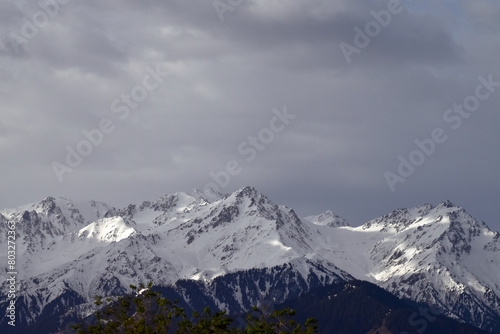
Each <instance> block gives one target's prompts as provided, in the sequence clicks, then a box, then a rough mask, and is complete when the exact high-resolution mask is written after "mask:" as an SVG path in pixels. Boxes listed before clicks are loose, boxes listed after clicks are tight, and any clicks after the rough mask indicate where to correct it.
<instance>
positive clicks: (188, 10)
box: [0, 0, 500, 230]
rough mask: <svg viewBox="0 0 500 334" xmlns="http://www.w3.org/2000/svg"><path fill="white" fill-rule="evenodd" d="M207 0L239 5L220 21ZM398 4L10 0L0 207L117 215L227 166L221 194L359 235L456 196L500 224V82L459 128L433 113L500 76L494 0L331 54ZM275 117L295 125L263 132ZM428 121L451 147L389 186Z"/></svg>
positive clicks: (3, 47) (424, 15)
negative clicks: (342, 223)
mask: <svg viewBox="0 0 500 334" xmlns="http://www.w3.org/2000/svg"><path fill="white" fill-rule="evenodd" d="M214 3H216V4H220V3H223V4H226V6H230V5H227V4H228V3H232V4H236V6H234V7H233V6H231V7H224V8H226V9H228V8H230V9H231V10H227V11H225V12H224V13H223V18H224V20H223V21H221V20H220V17H219V15H218V13H217V10H216V9H215V8H214ZM390 3H396V0H391V1H368V2H367V1H361V0H355V1H352V0H349V1H348V0H342V1H325V0H313V1H305V0H291V1H290V0H288V1H284V0H280V1H272V2H270V1H264V0H242V1H239V2H238V1H232V2H227V1H226V0H221V1H215V2H211V1H201V0H196V1H195V0H193V1H181V0H176V1H175V0H174V1H146V2H138V1H131V0H120V1H99V0H94V1H82V0H59V2H55V0H49V1H44V2H41V3H39V4H37V3H35V2H29V1H4V2H2V3H1V4H0V34H2V37H1V39H0V101H1V105H2V108H1V118H0V154H1V156H2V163H1V164H0V177H1V185H2V191H1V192H0V206H1V207H13V206H18V205H21V204H24V203H27V202H31V201H37V200H39V199H41V198H43V197H45V196H47V195H53V196H65V197H69V198H74V199H90V198H92V199H97V200H103V201H106V202H110V203H111V204H113V205H118V206H119V205H124V204H127V203H130V202H135V201H140V200H146V199H155V198H157V197H159V196H161V195H163V194H166V193H170V192H174V191H190V190H191V189H192V188H194V187H198V188H202V187H204V186H205V185H206V184H207V183H208V182H213V180H212V178H211V177H210V175H209V173H210V172H215V173H217V172H219V171H222V170H225V169H226V167H227V166H226V165H227V164H228V162H230V161H236V162H238V164H239V167H240V169H239V170H238V173H235V174H237V175H233V176H231V178H230V183H229V184H228V185H227V186H226V187H224V189H223V191H225V192H230V191H232V190H234V189H235V188H238V187H241V186H244V185H253V186H255V187H256V188H258V189H259V190H260V191H262V192H264V193H265V194H267V195H268V196H269V197H271V198H272V199H273V200H274V201H276V202H278V203H281V204H286V205H288V206H291V207H294V208H296V209H297V211H298V213H299V214H300V215H303V216H305V215H308V214H313V213H319V212H321V211H324V210H327V209H332V210H334V211H336V212H337V213H338V214H340V215H342V216H344V217H346V218H347V219H348V220H349V221H350V222H351V223H352V224H354V225H356V224H361V223H363V222H365V221H366V220H367V219H370V218H374V217H376V216H378V215H381V214H385V213H387V212H388V211H390V210H392V209H395V208H398V207H409V206H415V205H418V204H422V203H426V202H431V203H438V202H440V201H443V200H445V199H450V200H452V201H453V202H455V204H458V205H462V206H464V207H465V208H466V209H467V210H468V211H469V212H470V213H471V214H473V215H475V216H476V217H478V218H479V219H482V220H485V221H486V222H487V223H488V224H489V225H490V226H492V227H494V228H495V229H497V230H499V229H500V219H499V218H500V217H499V214H498V211H497V209H496V204H497V201H498V198H499V191H498V188H499V181H498V180H499V179H498V177H497V170H498V165H499V161H500V155H499V152H498V143H499V139H500V138H499V137H500V134H499V131H498V129H497V127H498V124H499V121H500V116H499V110H498V106H499V105H500V104H499V101H500V87H495V89H498V91H496V90H495V91H494V92H493V93H492V94H490V96H489V97H488V98H487V99H484V100H481V101H480V105H479V106H478V108H477V110H475V111H473V112H471V113H470V116H468V117H467V118H465V117H462V116H460V117H461V124H460V127H458V128H457V129H455V130H454V129H453V128H452V125H454V124H456V123H455V122H451V121H449V122H446V120H445V119H443V115H444V114H445V112H446V110H447V109H449V108H453V106H454V104H461V103H463V102H464V100H465V99H466V98H467V97H468V96H471V95H474V94H475V89H476V87H477V86H478V85H479V84H480V81H479V79H478V78H479V77H480V76H482V77H483V78H488V76H492V78H493V80H494V81H498V82H500V73H499V70H498V69H499V68H500V67H499V66H498V65H499V61H498V54H499V51H500V40H499V39H498V33H499V31H500V20H499V18H500V4H499V3H498V2H497V1H493V0H474V1H473V0H463V1H453V2H452V1H445V0H442V1H438V2H436V1H434V2H431V1H430V0H423V1H418V2H416V1H413V2H412V1H404V2H402V5H401V6H402V8H404V10H403V11H402V12H401V13H398V14H392V15H391V18H390V22H389V23H388V24H387V25H386V26H385V27H380V31H379V32H378V33H376V34H375V33H373V32H372V35H375V36H374V37H372V38H370V42H369V44H368V45H367V46H364V47H363V48H360V47H358V48H357V49H358V53H353V54H352V55H351V62H350V63H348V62H347V61H346V58H345V55H344V53H343V52H342V49H341V47H340V45H341V43H342V42H344V43H348V44H350V45H351V46H353V47H356V44H355V37H356V32H355V30H354V28H355V27H358V28H360V29H361V31H363V32H365V33H366V31H365V25H366V24H367V23H369V22H371V21H374V20H375V19H374V16H373V14H371V13H370V11H375V12H376V13H380V11H381V10H387V8H388V4H390ZM40 13H42V14H40ZM30 25H31V27H33V26H34V27H35V30H33V29H32V30H30ZM379 26H380V25H379ZM28 33H30V34H28ZM27 35H29V36H28V37H29V38H27V37H26V36H27ZM156 70H158V71H159V72H161V73H166V72H168V73H169V74H168V75H166V74H163V76H159V74H158V73H157V74H156V80H155V76H154V75H152V74H151V71H153V72H154V71H156ZM146 86H147V87H148V88H150V89H147V88H146ZM153 86H154V88H152V87H153ZM481 92H485V91H484V89H483V90H481ZM127 96H128V99H129V100H128V102H127V100H126V99H127ZM134 97H135V98H134ZM139 100H140V101H139ZM285 106H286V109H287V110H288V113H289V114H293V115H296V117H295V118H294V119H290V120H289V124H285V125H286V126H285V127H284V129H283V130H280V131H274V132H273V131H272V130H271V131H272V133H270V132H269V131H267V130H263V129H264V128H268V129H270V122H271V121H272V119H273V117H275V114H274V113H273V109H274V108H276V109H278V110H281V111H282V110H283V108H284V107H285ZM120 108H121V109H120ZM450 115H451V114H450ZM453 115H454V116H455V117H456V115H458V114H456V113H455V114H453ZM103 119H108V120H109V122H111V124H112V128H113V130H112V131H110V133H107V134H106V133H103V137H102V140H99V139H101V138H98V136H97V137H95V138H94V139H95V140H96V143H98V144H95V145H92V147H91V151H92V152H91V153H90V154H88V155H87V156H83V157H82V161H81V163H79V164H78V166H76V167H74V168H72V172H68V173H63V174H62V182H59V180H58V177H57V176H56V173H55V172H54V169H53V162H54V161H56V162H58V163H60V164H61V165H67V162H66V161H65V159H66V155H67V146H69V147H70V148H72V149H74V150H77V148H78V145H79V143H81V142H82V141H85V140H87V139H86V137H85V135H84V134H83V133H82V131H84V130H87V131H91V130H92V129H96V128H99V124H100V122H102V120H103ZM275 125H276V126H278V125H279V124H278V122H277V121H276V122H275ZM436 128H441V129H442V130H443V131H444V133H445V135H446V138H447V139H446V140H445V141H444V142H443V143H437V144H436V148H435V152H433V153H432V154H430V155H429V156H427V155H425V156H424V159H425V161H424V162H423V163H422V164H421V165H419V166H416V167H415V171H414V172H413V173H412V174H411V175H410V176H408V177H404V179H405V181H404V182H397V183H396V184H395V191H394V192H392V191H391V189H390V187H389V185H388V183H387V181H386V177H385V176H384V173H386V172H387V171H389V172H391V173H394V174H397V175H398V166H399V164H400V161H399V158H398V157H399V156H402V157H403V158H405V159H409V157H410V155H411V154H412V152H413V151H414V150H416V149H418V147H417V145H416V144H415V140H420V141H422V140H424V139H426V138H431V133H432V131H433V130H434V129H436ZM280 129H281V127H280ZM259 134H260V135H261V139H263V140H264V141H265V143H264V144H263V143H262V142H261V141H260V140H261V139H259ZM270 135H272V137H269V136H270ZM249 136H253V137H256V138H257V140H259V142H258V143H257V146H252V144H251V139H249ZM266 136H267V137H266ZM82 147H83V146H81V145H80V148H81V149H82ZM87 148H88V147H87ZM245 149H246V152H247V153H246V154H241V152H242V151H245ZM252 149H253V150H254V151H255V152H254V153H255V154H251V153H249V152H250V151H251V150H252ZM250 158H253V159H250ZM247 160H251V161H247Z"/></svg>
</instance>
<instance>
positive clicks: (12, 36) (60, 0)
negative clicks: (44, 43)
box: [1, 0, 74, 54]
mask: <svg viewBox="0 0 500 334" xmlns="http://www.w3.org/2000/svg"><path fill="white" fill-rule="evenodd" d="M72 1H74V0H42V1H38V2H37V5H38V8H37V10H36V11H35V13H34V14H32V15H28V16H23V18H22V21H23V24H22V25H21V26H20V29H19V30H18V31H10V32H8V33H7V34H5V35H4V36H2V41H1V42H2V44H3V49H8V50H10V51H11V52H12V53H13V54H18V53H19V52H21V48H22V47H25V46H26V45H27V44H28V43H29V42H30V41H31V40H33V39H34V38H35V37H37V36H38V35H39V33H40V31H41V30H42V29H43V28H45V27H46V26H47V25H48V24H49V22H50V21H51V20H53V19H54V18H55V17H56V16H58V15H59V14H60V12H61V10H62V9H63V8H64V7H68V5H69V4H70V2H72Z"/></svg>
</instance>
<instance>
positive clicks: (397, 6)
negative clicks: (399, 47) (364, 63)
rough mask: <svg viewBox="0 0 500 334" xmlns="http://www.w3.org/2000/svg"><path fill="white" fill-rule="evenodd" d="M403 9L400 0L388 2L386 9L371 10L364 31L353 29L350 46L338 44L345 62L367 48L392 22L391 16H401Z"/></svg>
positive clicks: (342, 43)
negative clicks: (370, 18) (369, 18)
mask: <svg viewBox="0 0 500 334" xmlns="http://www.w3.org/2000/svg"><path fill="white" fill-rule="evenodd" d="M404 9H405V7H404V5H403V4H402V3H401V1H400V0H389V2H388V3H387V9H382V10H379V11H375V10H371V11H370V15H371V16H372V17H373V20H371V21H369V22H367V23H366V24H365V26H364V29H361V28H360V27H357V26H356V27H354V32H355V35H354V38H353V41H352V44H349V43H347V42H345V41H343V42H341V43H340V44H339V46H340V50H342V54H343V55H344V58H345V60H346V62H347V63H348V64H350V63H351V62H352V56H353V55H354V54H357V55H359V54H360V53H361V51H362V50H363V49H365V48H366V47H368V45H370V43H371V41H372V40H373V39H374V38H376V37H377V36H379V35H380V34H381V32H382V30H383V28H386V27H387V26H388V25H389V24H390V23H391V22H392V19H393V16H395V15H399V14H401V13H402V12H403V11H404Z"/></svg>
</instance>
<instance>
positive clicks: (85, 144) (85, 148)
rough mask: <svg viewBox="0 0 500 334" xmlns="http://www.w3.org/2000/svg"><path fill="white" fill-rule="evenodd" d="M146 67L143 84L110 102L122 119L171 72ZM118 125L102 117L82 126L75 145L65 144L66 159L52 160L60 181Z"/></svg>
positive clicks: (158, 66)
mask: <svg viewBox="0 0 500 334" xmlns="http://www.w3.org/2000/svg"><path fill="white" fill-rule="evenodd" d="M145 71H146V72H147V74H146V75H145V76H144V77H143V79H142V81H141V83H140V84H138V85H136V86H134V87H133V88H132V89H131V90H130V92H129V93H123V94H121V95H120V96H119V97H118V98H116V99H115V100H113V102H112V103H111V106H110V110H111V112H112V113H113V114H116V116H117V117H118V119H119V120H120V121H125V120H126V119H127V118H128V117H129V115H130V112H131V111H132V110H135V109H137V108H138V107H139V105H140V103H141V102H143V101H145V100H146V99H147V98H148V97H149V96H150V95H151V94H152V93H153V92H154V91H155V90H156V89H158V87H160V85H161V84H162V83H163V81H164V79H165V78H166V77H167V76H169V75H170V74H169V73H168V72H164V71H162V70H161V68H160V64H158V65H156V67H155V69H153V68H152V67H151V66H147V67H146V69H145ZM115 129H116V124H115V122H114V121H113V120H112V119H111V118H108V117H103V118H101V120H100V121H99V123H98V124H97V126H96V127H95V128H92V129H90V130H88V129H83V130H82V135H83V137H84V138H83V139H82V140H80V141H79V142H78V143H77V144H76V145H75V146H70V145H67V146H66V147H65V150H66V157H65V159H64V163H61V162H59V161H53V162H52V164H51V166H52V169H53V170H54V173H55V175H56V177H57V179H58V180H59V182H63V181H64V175H65V174H68V173H71V172H73V170H74V169H75V168H77V167H78V166H80V165H81V164H82V162H83V160H84V158H85V157H88V156H89V155H91V154H92V152H93V151H94V148H95V147H98V146H100V145H101V144H102V143H103V141H104V139H105V136H107V135H109V134H111V133H112V132H113V131H115Z"/></svg>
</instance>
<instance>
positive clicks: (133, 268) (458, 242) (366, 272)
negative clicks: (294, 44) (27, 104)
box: [0, 187, 500, 331]
mask: <svg viewBox="0 0 500 334" xmlns="http://www.w3.org/2000/svg"><path fill="white" fill-rule="evenodd" d="M9 220H10V221H15V222H16V236H17V241H16V250H17V254H16V255H17V257H16V269H17V272H18V276H17V280H18V283H19V284H18V289H17V295H18V296H19V297H18V301H17V310H18V320H19V322H20V325H24V326H28V325H34V324H36V323H37V322H39V321H41V319H44V318H47V317H49V316H50V317H51V319H52V321H60V322H61V323H63V322H64V318H65V317H67V316H69V315H74V314H78V315H80V316H81V315H84V314H86V313H88V312H89V310H90V309H91V308H92V301H93V297H94V296H95V295H105V296H106V295H119V294H123V293H126V292H128V291H129V288H128V286H129V285H130V284H138V283H140V282H143V283H147V282H149V281H153V282H154V283H155V284H156V285H160V286H165V287H170V289H174V290H175V291H176V293H178V295H179V296H181V297H182V299H183V300H184V302H186V303H187V304H188V305H190V306H192V307H196V305H194V304H195V303H196V300H200V298H202V299H203V301H204V302H205V303H209V304H211V305H214V306H216V307H219V308H225V309H228V310H229V311H230V312H241V311H243V310H245V309H248V308H249V307H251V306H252V305H254V304H259V303H262V302H263V301H265V300H271V301H273V302H281V301H284V300H286V299H287V298H289V297H293V296H296V295H298V294H300V293H302V292H305V291H308V290H310V289H312V288H315V287H318V286H322V285H326V284H329V283H338V282H343V281H349V280H352V279H354V278H356V279H360V280H366V281H370V282H372V283H375V284H377V285H379V286H380V287H382V288H384V289H385V290H387V291H389V292H391V293H393V294H395V295H396V296H398V297H402V298H406V299H409V300H412V301H415V302H422V303H426V304H430V305H432V306H434V307H436V308H438V309H439V310H441V311H442V312H444V313H445V314H447V315H449V316H451V317H453V318H456V319H459V320H461V321H465V322H468V323H470V324H473V325H475V326H478V327H481V328H483V329H488V330H490V331H493V330H498V327H495V326H498V323H499V322H500V234H499V233H497V232H494V231H491V230H490V229H489V228H488V226H487V225H486V224H484V223H482V222H479V221H477V220H476V219H474V218H473V217H471V216H470V215H469V214H468V213H467V212H466V211H465V210H464V209H463V208H460V207H457V206H454V205H453V204H452V203H450V202H443V203H441V204H439V205H437V206H435V207H434V206H432V205H429V204H426V205H422V206H418V207H416V208H411V209H399V210H396V211H394V212H392V213H390V214H388V215H385V216H382V217H379V218H376V219H374V220H371V221H369V222H368V223H366V224H364V225H362V226H359V227H351V226H349V225H348V224H347V222H346V221H345V220H344V219H342V218H341V217H339V216H337V215H336V214H334V213H332V212H330V211H327V212H325V213H323V214H321V215H317V216H310V217H305V218H302V219H301V218H299V217H298V216H297V215H296V213H295V212H294V211H293V210H292V209H290V208H288V207H286V206H279V205H276V204H274V203H273V202H271V201H270V200H269V199H268V198H267V197H266V196H264V195H262V194H260V193H259V192H258V191H257V190H255V189H254V188H251V187H246V188H243V189H240V190H237V191H235V192H234V193H232V194H229V195H219V196H214V195H213V194H210V195H209V196H206V195H205V194H203V193H202V192H200V191H193V192H192V193H190V194H188V193H174V194H169V195H166V196H164V197H162V198H160V199H158V200H157V201H152V202H149V201H146V202H143V203H140V204H131V205H129V206H127V207H125V208H122V209H116V208H113V207H110V206H109V205H106V204H104V203H100V202H95V201H90V202H75V201H71V200H68V199H64V198H57V199H56V198H52V197H48V198H46V199H44V200H43V201H41V202H39V203H35V204H29V205H25V206H22V207H19V208H15V209H5V210H2V211H0V249H5V250H6V249H7V228H8V226H7V225H8V224H7V221H9ZM0 263H5V264H7V252H6V251H5V252H0ZM7 272H8V269H7V266H6V265H5V266H2V268H1V269H0V273H2V274H1V275H0V284H1V285H2V286H6V282H5V280H6V279H7V278H8V276H7ZM194 291H196V295H194ZM7 301H8V300H7V291H6V290H5V289H3V290H2V291H0V307H2V308H4V307H6V305H7V304H6V303H7ZM75 312H76V313H75ZM7 320H8V318H3V319H0V324H2V326H3V325H5V322H6V321H7Z"/></svg>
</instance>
